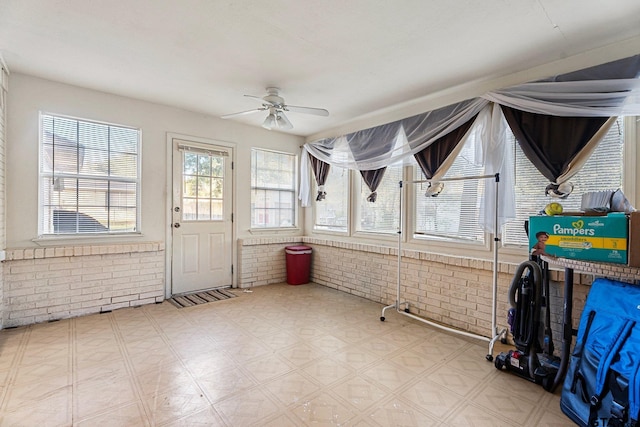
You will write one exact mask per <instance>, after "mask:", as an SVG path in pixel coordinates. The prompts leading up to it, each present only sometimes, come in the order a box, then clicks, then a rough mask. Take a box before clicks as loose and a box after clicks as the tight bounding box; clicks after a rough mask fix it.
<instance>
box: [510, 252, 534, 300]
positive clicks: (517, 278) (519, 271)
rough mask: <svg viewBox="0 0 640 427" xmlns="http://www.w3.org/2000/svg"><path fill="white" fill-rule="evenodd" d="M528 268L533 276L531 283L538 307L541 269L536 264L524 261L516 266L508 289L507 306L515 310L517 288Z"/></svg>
mask: <svg viewBox="0 0 640 427" xmlns="http://www.w3.org/2000/svg"><path fill="white" fill-rule="evenodd" d="M527 268H529V269H530V270H531V272H532V274H533V283H534V286H535V287H536V289H535V294H536V301H535V302H536V306H537V307H539V306H540V284H541V283H542V282H541V280H542V269H541V268H540V266H539V265H538V263H537V262H534V261H525V262H523V263H522V264H520V265H519V266H518V269H517V270H516V273H515V274H514V275H513V280H511V286H510V287H509V305H511V307H513V308H516V307H517V304H516V294H517V293H518V288H519V287H520V279H521V278H522V275H523V274H524V271H525V270H526V269H527Z"/></svg>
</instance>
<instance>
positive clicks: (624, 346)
mask: <svg viewBox="0 0 640 427" xmlns="http://www.w3.org/2000/svg"><path fill="white" fill-rule="evenodd" d="M639 367H640V287H639V286H635V285H632V284H628V283H622V282H616V281H613V280H608V279H596V280H595V281H594V282H593V284H592V286H591V290H590V291H589V295H588V297H587V302H586V304H585V307H584V310H583V312H582V316H581V318H580V325H579V328H578V336H577V339H576V345H575V347H574V351H573V353H572V354H571V359H570V365H569V369H568V371H567V375H566V377H565V379H564V384H563V387H562V396H561V397H560V408H561V409H562V412H563V413H564V414H565V415H567V416H568V417H569V418H571V420H573V421H574V422H575V423H576V424H578V425H580V426H584V427H592V426H612V427H613V426H625V427H632V426H633V427H635V426H640V424H638V416H639V412H640V372H639Z"/></svg>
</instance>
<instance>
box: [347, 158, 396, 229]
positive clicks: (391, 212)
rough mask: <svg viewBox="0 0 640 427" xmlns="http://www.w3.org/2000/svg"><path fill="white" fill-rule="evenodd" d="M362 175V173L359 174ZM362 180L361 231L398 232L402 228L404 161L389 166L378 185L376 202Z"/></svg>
mask: <svg viewBox="0 0 640 427" xmlns="http://www.w3.org/2000/svg"><path fill="white" fill-rule="evenodd" d="M358 176H360V174H358ZM360 181H361V190H360V221H359V227H358V230H359V231H367V232H372V233H389V234H390V233H397V232H398V230H399V228H400V216H399V215H400V214H399V211H400V185H399V182H400V181H402V162H398V163H396V164H393V165H389V166H387V170H386V171H385V173H384V176H383V177H382V182H380V185H379V186H378V189H377V190H376V192H377V198H376V201H375V202H369V201H368V200H367V197H369V194H371V192H370V191H369V187H367V185H366V184H365V183H364V181H362V178H361V177H360Z"/></svg>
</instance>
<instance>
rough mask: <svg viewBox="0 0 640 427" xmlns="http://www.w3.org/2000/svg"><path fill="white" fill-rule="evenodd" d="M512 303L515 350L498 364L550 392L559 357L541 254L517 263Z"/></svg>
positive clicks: (510, 312)
mask: <svg viewBox="0 0 640 427" xmlns="http://www.w3.org/2000/svg"><path fill="white" fill-rule="evenodd" d="M509 304H510V305H511V308H510V309H509V314H508V318H507V320H508V323H509V331H510V332H511V334H512V336H513V341H514V344H515V347H516V349H515V350H509V351H508V352H503V353H500V354H499V355H498V356H497V357H496V359H495V367H496V368H497V369H498V370H503V369H506V370H507V371H509V372H512V373H514V374H516V375H518V376H520V377H522V378H525V379H527V380H529V381H533V382H535V383H536V384H540V385H542V387H543V388H544V389H545V390H547V391H551V389H552V388H553V386H554V384H553V383H554V379H555V376H556V374H557V372H558V369H559V367H560V359H559V358H558V357H556V356H554V355H553V352H554V347H553V336H552V331H551V326H550V324H551V313H550V310H549V269H548V265H547V263H546V262H544V261H541V260H540V259H539V257H538V256H531V258H530V259H529V260H528V261H525V262H523V263H522V264H520V265H519V266H518V269H517V270H516V273H515V275H514V278H513V280H512V282H511V286H510V288H509ZM543 311H544V317H543V315H542V312H543ZM505 342H506V340H505Z"/></svg>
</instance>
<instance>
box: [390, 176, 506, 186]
mask: <svg viewBox="0 0 640 427" xmlns="http://www.w3.org/2000/svg"><path fill="white" fill-rule="evenodd" d="M488 178H495V179H496V181H500V174H499V173H496V174H493V175H474V176H455V177H451V178H441V179H421V180H416V181H400V182H404V183H407V184H420V183H424V182H445V181H462V180H465V179H488Z"/></svg>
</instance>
